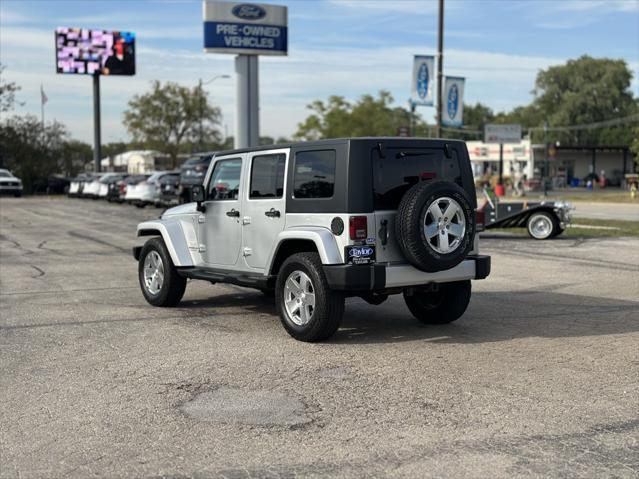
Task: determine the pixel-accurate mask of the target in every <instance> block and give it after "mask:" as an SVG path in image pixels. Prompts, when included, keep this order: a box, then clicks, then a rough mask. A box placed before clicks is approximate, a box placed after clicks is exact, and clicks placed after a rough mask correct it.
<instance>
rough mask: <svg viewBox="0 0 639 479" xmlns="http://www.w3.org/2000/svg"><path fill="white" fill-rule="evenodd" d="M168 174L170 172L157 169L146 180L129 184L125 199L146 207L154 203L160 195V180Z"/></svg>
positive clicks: (139, 206)
mask: <svg viewBox="0 0 639 479" xmlns="http://www.w3.org/2000/svg"><path fill="white" fill-rule="evenodd" d="M167 174H170V172H168V171H157V172H155V173H153V174H152V175H151V176H149V177H148V178H147V179H146V180H143V181H140V182H139V183H138V184H135V185H129V186H128V187H127V190H126V195H125V197H124V199H125V201H126V202H127V203H130V204H133V205H135V206H137V207H138V208H144V207H145V206H146V205H154V204H155V202H156V201H157V200H158V199H159V197H160V188H159V187H160V183H159V180H160V179H161V178H162V177H164V176H165V175H167Z"/></svg>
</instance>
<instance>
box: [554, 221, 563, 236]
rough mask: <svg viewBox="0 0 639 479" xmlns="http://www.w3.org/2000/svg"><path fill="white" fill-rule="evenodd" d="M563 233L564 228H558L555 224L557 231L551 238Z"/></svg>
mask: <svg viewBox="0 0 639 479" xmlns="http://www.w3.org/2000/svg"><path fill="white" fill-rule="evenodd" d="M564 231H566V228H562V227H561V226H559V223H557V229H556V230H555V231H554V232H553V234H552V237H553V238H556V237H557V236H559V235H560V234H562V233H563V232H564Z"/></svg>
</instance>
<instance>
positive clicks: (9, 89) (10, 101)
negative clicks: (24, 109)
mask: <svg viewBox="0 0 639 479" xmlns="http://www.w3.org/2000/svg"><path fill="white" fill-rule="evenodd" d="M5 69H6V67H5V66H4V65H2V63H0V113H2V112H5V111H9V110H13V107H14V106H15V104H16V92H17V91H19V90H20V87H19V86H18V85H16V84H15V83H14V82H7V81H5V80H3V79H2V72H4V70H5Z"/></svg>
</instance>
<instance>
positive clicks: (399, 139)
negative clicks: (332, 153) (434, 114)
mask: <svg viewBox="0 0 639 479" xmlns="http://www.w3.org/2000/svg"><path fill="white" fill-rule="evenodd" d="M389 141H392V142H393V143H406V144H410V143H416V142H418V143H420V144H423V143H425V142H429V143H432V146H433V147H439V146H442V145H443V144H444V143H449V144H452V143H464V141H462V140H450V139H447V138H445V139H442V138H420V137H405V136H362V137H353V138H329V139H325V140H315V141H299V142H292V143H278V144H275V145H260V146H252V147H249V148H239V149H237V150H224V151H218V152H217V153H216V154H215V155H216V156H226V155H232V154H236V153H251V152H253V151H264V150H276V149H281V148H293V147H303V148H309V147H315V146H323V145H336V144H344V143H352V142H362V143H380V142H389Z"/></svg>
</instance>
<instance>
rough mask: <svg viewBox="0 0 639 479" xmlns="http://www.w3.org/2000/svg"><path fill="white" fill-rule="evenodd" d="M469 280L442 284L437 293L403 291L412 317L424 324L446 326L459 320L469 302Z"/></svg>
mask: <svg viewBox="0 0 639 479" xmlns="http://www.w3.org/2000/svg"><path fill="white" fill-rule="evenodd" d="M470 296H471V286H470V280H467V281H457V282H454V283H442V284H440V285H439V289H438V290H437V291H419V290H413V291H404V301H406V306H408V309H409V310H410V312H411V313H413V316H415V318H417V319H418V320H419V321H421V322H422V323H426V324H447V323H452V322H453V321H455V320H457V319H459V318H460V317H461V316H462V315H463V314H464V312H465V311H466V308H468V303H469V302H470Z"/></svg>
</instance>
